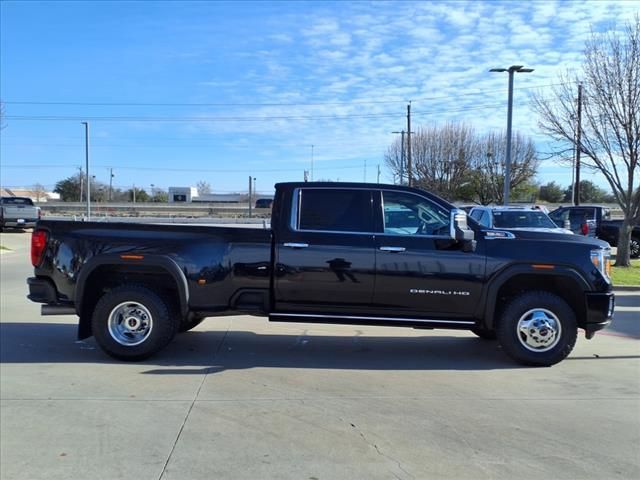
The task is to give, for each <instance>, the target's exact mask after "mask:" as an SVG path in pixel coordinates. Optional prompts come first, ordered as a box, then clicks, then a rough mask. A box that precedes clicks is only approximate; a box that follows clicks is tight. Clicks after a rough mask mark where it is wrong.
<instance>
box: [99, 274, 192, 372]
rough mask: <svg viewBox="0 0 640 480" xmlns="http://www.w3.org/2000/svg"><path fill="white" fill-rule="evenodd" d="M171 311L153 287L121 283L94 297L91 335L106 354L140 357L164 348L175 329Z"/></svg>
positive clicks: (128, 357) (145, 356) (176, 320)
mask: <svg viewBox="0 0 640 480" xmlns="http://www.w3.org/2000/svg"><path fill="white" fill-rule="evenodd" d="M172 311H173V309H172V308H171V306H170V305H169V304H167V302H166V301H165V300H163V299H162V298H161V297H160V296H159V295H158V294H157V293H156V292H154V291H153V290H151V289H149V288H147V287H145V286H142V285H122V286H120V287H117V288H114V289H113V290H111V291H110V292H107V293H105V294H104V295H103V296H102V297H101V298H100V300H98V303H97V304H96V307H95V309H94V311H93V316H92V319H91V326H92V329H93V335H94V337H95V339H96V342H98V345H100V348H102V350H104V351H105V353H106V354H107V355H110V356H112V357H114V358H117V359H119V360H127V361H139V360H144V359H145V358H148V357H150V356H151V355H153V354H154V353H157V352H158V351H160V350H162V349H163V348H164V347H166V346H167V344H168V343H169V342H170V341H171V340H172V339H173V337H174V336H175V334H176V332H177V331H178V325H179V320H178V317H177V316H176V315H175V314H172ZM130 328H131V329H130Z"/></svg>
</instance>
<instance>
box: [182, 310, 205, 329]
mask: <svg viewBox="0 0 640 480" xmlns="http://www.w3.org/2000/svg"><path fill="white" fill-rule="evenodd" d="M205 318H206V317H202V316H200V315H196V314H195V313H189V314H188V315H187V318H184V319H183V320H182V321H181V322H180V326H179V327H178V333H184V332H188V331H189V330H191V329H192V328H196V327H197V326H198V325H200V324H201V323H202V321H203V320H204V319H205Z"/></svg>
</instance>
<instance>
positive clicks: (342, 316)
mask: <svg viewBox="0 0 640 480" xmlns="http://www.w3.org/2000/svg"><path fill="white" fill-rule="evenodd" d="M276 315H279V316H281V317H302V318H345V319H348V320H393V321H400V322H420V323H456V324H460V325H475V324H476V322H471V321H467V320H425V319H422V318H399V317H358V316H353V315H320V314H309V313H271V314H270V315H269V316H276Z"/></svg>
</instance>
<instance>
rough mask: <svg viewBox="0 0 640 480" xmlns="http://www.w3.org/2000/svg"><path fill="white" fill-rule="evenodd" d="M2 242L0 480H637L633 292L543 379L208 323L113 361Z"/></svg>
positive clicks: (449, 348) (464, 345)
mask: <svg viewBox="0 0 640 480" xmlns="http://www.w3.org/2000/svg"><path fill="white" fill-rule="evenodd" d="M29 237H30V235H29V233H20V232H11V233H3V234H2V235H1V236H0V240H1V243H2V245H5V246H6V247H9V248H11V249H12V251H11V252H9V253H4V254H2V256H0V262H1V263H0V266H1V282H2V287H1V292H0V302H1V304H0V320H1V322H0V342H1V343H0V413H1V417H0V478H2V479H3V480H4V479H12V480H13V479H16V480H21V479H25V480H26V479H29V480H31V479H47V480H53V479H87V478H92V479H120V478H122V479H133V478H135V479H139V480H146V479H149V480H151V479H153V480H157V479H223V478H224V479H227V478H230V479H236V478H237V479H249V478H278V479H281V478H295V479H309V480H311V479H341V478H344V479H354V478H362V479H388V478H400V479H411V478H417V479H421V478H450V479H489V478H491V479H514V478H519V479H549V478H553V479H590V478H593V479H605V478H607V479H608V478H620V479H637V478H640V450H639V449H638V445H639V442H640V341H639V339H640V292H620V295H619V296H618V298H617V305H618V306H619V307H620V308H619V310H618V313H617V314H616V319H615V321H614V324H613V325H612V326H611V328H609V329H607V330H606V331H604V332H602V333H601V334H597V335H596V337H595V338H594V339H593V340H590V341H587V340H585V339H584V336H583V335H581V336H580V338H579V340H578V343H577V345H576V348H575V349H574V351H573V353H572V354H571V356H570V357H569V358H568V359H566V360H565V361H563V362H562V363H560V364H558V365H555V366H553V367H550V368H526V367H521V366H519V365H516V364H514V363H513V362H512V361H511V360H510V359H509V358H508V357H507V356H506V355H505V354H504V353H503V352H502V351H501V350H500V348H499V346H498V345H497V344H496V343H495V342H487V341H483V340H480V339H478V338H476V337H475V336H474V335H473V334H471V333H466V332H453V331H444V330H442V331H421V330H411V329H399V328H376V327H350V326H325V325H308V324H270V323H268V322H267V320H266V319H262V318H253V317H247V316H237V317H222V318H211V319H208V320H206V321H205V322H204V323H203V324H201V325H200V326H199V327H197V328H196V329H195V330H193V331H191V332H188V333H185V334H181V335H179V336H177V337H176V340H175V341H174V342H173V343H172V344H171V345H170V346H169V347H168V348H166V349H165V350H163V351H162V352H161V353H160V354H159V355H157V356H155V357H153V358H152V359H150V360H148V361H145V362H142V363H134V364H127V363H121V362H116V361H114V360H112V359H110V358H109V357H107V356H106V355H104V354H103V353H102V352H101V351H100V350H99V349H98V348H97V347H96V345H95V343H94V342H93V340H92V339H89V340H87V341H84V342H76V341H75V336H76V323H77V319H76V317H74V316H58V317H41V316H40V313H39V305H36V304H34V303H31V302H29V301H28V300H27V299H26V298H25V295H26V293H27V287H26V283H25V280H26V278H27V277H28V276H30V275H31V272H32V268H31V266H30V263H29V243H28V241H29Z"/></svg>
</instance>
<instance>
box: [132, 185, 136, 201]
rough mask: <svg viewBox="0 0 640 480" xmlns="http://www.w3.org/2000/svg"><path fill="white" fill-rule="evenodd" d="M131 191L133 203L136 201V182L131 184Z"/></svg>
mask: <svg viewBox="0 0 640 480" xmlns="http://www.w3.org/2000/svg"><path fill="white" fill-rule="evenodd" d="M131 192H133V203H136V184H135V183H134V184H133V190H131Z"/></svg>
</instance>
